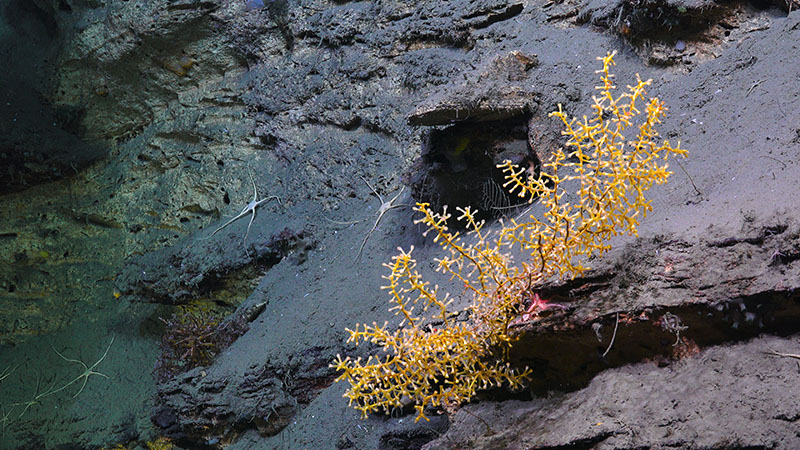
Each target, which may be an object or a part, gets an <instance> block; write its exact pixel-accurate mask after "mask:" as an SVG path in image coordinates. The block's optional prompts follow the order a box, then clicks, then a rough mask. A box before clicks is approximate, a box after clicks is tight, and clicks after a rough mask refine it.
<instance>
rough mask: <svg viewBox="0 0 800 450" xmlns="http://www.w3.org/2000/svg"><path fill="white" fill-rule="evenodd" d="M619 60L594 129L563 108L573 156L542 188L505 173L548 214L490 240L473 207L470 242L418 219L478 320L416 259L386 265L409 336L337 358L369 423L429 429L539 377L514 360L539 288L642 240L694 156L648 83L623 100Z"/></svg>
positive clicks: (607, 62) (505, 228)
mask: <svg viewBox="0 0 800 450" xmlns="http://www.w3.org/2000/svg"><path fill="white" fill-rule="evenodd" d="M614 55H615V53H609V54H608V55H606V56H605V57H603V58H598V59H599V60H601V61H602V62H603V68H602V70H599V71H597V73H599V74H601V76H600V79H601V81H602V85H601V86H598V87H597V88H596V89H597V90H598V91H599V95H597V96H595V97H593V100H594V104H593V105H592V109H593V112H592V114H591V117H587V116H584V117H583V118H580V119H579V118H573V119H568V117H567V115H566V114H565V113H564V112H563V111H562V109H561V106H560V105H559V109H558V111H556V112H553V113H551V114H550V116H553V117H557V118H558V119H560V120H561V121H562V122H563V124H564V131H563V134H564V135H565V136H567V142H566V149H567V150H564V149H559V150H558V151H556V152H555V153H554V155H553V157H552V159H551V161H549V162H548V163H546V164H544V166H545V170H542V171H541V174H540V175H539V176H538V177H536V178H529V177H528V176H527V175H526V172H525V169H523V168H520V167H517V166H516V165H514V164H512V163H511V162H509V161H506V162H504V163H503V164H501V165H500V166H498V167H499V168H501V169H502V170H503V172H504V174H505V177H506V182H505V185H504V187H505V188H506V189H508V190H509V191H510V192H511V193H512V194H516V195H518V196H519V197H521V198H523V199H525V200H527V202H529V203H532V202H534V201H536V200H538V201H539V202H540V203H541V205H542V207H543V213H541V214H540V215H539V216H537V215H535V214H530V215H529V216H528V217H527V218H525V220H519V221H518V220H515V219H511V220H508V221H501V222H500V224H499V226H498V227H493V228H491V229H489V228H488V227H484V223H483V222H478V221H476V219H475V216H474V210H473V209H471V208H470V207H468V206H467V207H464V208H456V211H458V213H459V216H458V217H457V220H458V221H460V222H461V223H462V224H464V225H465V226H466V230H467V231H466V233H465V234H464V235H462V234H461V233H459V232H456V231H451V230H450V229H449V228H448V226H447V223H448V220H449V219H450V218H451V214H450V213H448V212H447V208H446V207H445V208H444V211H443V212H441V213H436V212H433V211H431V210H430V209H429V205H428V204H426V203H418V204H417V206H416V208H414V209H415V210H416V211H418V212H419V213H421V215H422V218H421V219H419V220H418V221H417V223H423V224H425V225H426V226H427V228H428V230H427V231H426V234H427V233H433V234H434V242H437V243H439V245H441V247H442V248H443V250H444V255H443V256H442V257H441V258H437V259H435V262H436V265H437V270H438V271H439V272H442V273H443V274H448V275H449V276H450V277H451V279H453V280H456V281H457V282H458V283H459V284H463V288H464V292H465V294H466V295H468V296H469V297H470V298H471V304H470V305H469V307H468V308H467V311H468V320H456V316H459V314H457V313H458V312H459V311H452V310H451V309H450V308H451V303H452V296H451V295H450V293H448V292H441V290H440V289H439V287H438V286H437V285H431V284H430V282H427V281H424V280H423V278H422V276H421V274H420V273H419V272H418V271H417V270H416V261H415V260H414V259H413V258H412V256H411V253H412V251H413V247H412V248H411V249H410V250H408V251H403V250H402V249H400V253H399V254H398V255H397V256H395V257H393V258H392V262H391V263H390V264H385V266H386V267H387V268H388V269H389V275H387V276H385V277H384V278H385V279H386V285H385V286H384V289H386V290H388V291H389V294H390V296H391V299H390V303H391V304H392V307H391V308H390V310H391V311H394V313H395V314H397V315H399V316H401V318H402V322H401V323H400V326H399V328H396V329H389V326H388V323H384V324H383V325H378V324H377V323H374V322H373V324H372V325H366V324H365V325H357V326H356V327H355V329H354V330H350V329H348V330H347V331H348V332H349V333H350V338H349V339H348V342H352V343H354V344H356V345H358V344H360V343H361V342H363V341H369V342H371V343H372V344H376V345H378V346H379V347H381V351H380V353H379V354H378V355H373V356H369V358H368V359H367V360H366V361H363V360H362V359H361V358H358V359H355V360H353V359H352V358H349V357H347V358H342V357H341V356H340V355H337V357H336V360H335V361H334V364H332V367H335V368H336V369H337V370H338V371H341V372H342V373H341V375H340V376H339V377H338V378H337V381H341V380H347V381H348V382H349V383H350V388H349V389H348V390H347V392H346V393H345V395H344V396H345V397H346V398H348V399H349V400H350V405H351V406H353V407H355V408H356V409H357V410H359V411H361V412H362V415H363V417H366V415H367V414H368V413H371V412H373V411H376V410H382V411H384V412H386V413H387V414H388V413H390V412H391V411H392V410H393V409H395V408H401V407H403V406H405V405H408V404H412V403H413V404H414V407H415V408H416V411H417V420H419V419H420V418H424V419H426V420H427V417H425V409H426V408H427V407H428V406H434V407H436V406H449V405H456V404H459V403H461V402H464V401H467V400H469V399H470V398H472V397H473V396H474V395H475V393H476V392H477V391H478V390H480V389H486V388H489V387H496V386H501V385H508V386H510V387H511V388H518V387H520V386H521V385H522V384H523V382H524V381H525V379H526V378H527V377H528V376H529V375H530V371H529V370H528V369H527V368H526V369H524V370H517V369H515V368H513V367H511V366H510V365H509V364H508V363H507V362H503V359H504V357H505V356H506V355H507V351H508V349H509V348H510V346H511V344H512V343H513V342H514V340H515V336H514V334H513V332H512V329H511V325H512V324H513V323H515V322H518V321H520V312H521V311H522V310H524V309H525V310H526V312H528V313H530V312H531V311H532V310H534V313H535V309H536V308H542V307H544V303H543V302H539V301H537V300H538V296H537V295H536V292H535V290H536V288H537V286H539V285H540V284H541V283H542V282H544V281H545V280H548V279H551V278H554V277H576V276H578V275H580V274H581V273H583V272H584V271H586V270H587V269H588V268H587V267H586V266H584V265H583V264H584V262H585V261H586V259H587V258H588V257H590V256H597V255H601V254H603V253H604V252H606V251H607V250H608V249H609V248H610V247H609V245H608V239H609V238H610V237H612V236H615V235H619V234H623V233H627V234H636V230H637V228H636V227H637V225H638V223H639V218H640V217H642V216H644V215H645V214H646V213H647V211H649V210H650V209H651V206H650V204H649V202H648V201H647V199H646V198H645V195H644V194H645V191H646V190H647V189H649V188H650V187H651V186H652V185H653V184H661V183H664V182H666V181H667V178H668V177H669V175H670V172H668V171H667V163H666V160H667V158H668V156H669V155H670V154H676V155H684V156H685V155H686V151H685V150H683V149H681V148H680V144H678V145H677V146H675V147H672V146H671V145H670V144H669V142H668V141H661V142H659V135H658V132H657V131H656V129H655V127H656V125H657V124H658V123H660V122H661V119H662V117H663V116H664V113H665V107H664V104H663V102H661V101H660V100H659V99H658V98H648V97H647V96H646V92H645V88H646V87H647V86H649V85H650V83H651V80H647V81H642V80H641V79H640V78H639V76H638V75H637V77H636V78H637V79H636V81H637V82H636V84H635V85H633V86H628V87H627V90H626V91H623V92H621V93H619V94H617V90H616V86H615V85H614V83H613V75H611V74H610V73H609V67H610V66H612V65H614ZM640 108H644V111H645V112H644V115H642V116H640ZM629 128H634V129H635V130H636V137H635V138H634V139H633V140H629V139H628V138H626V136H625V133H626V132H627V131H628V129H629ZM566 185H568V186H569V187H574V188H575V189H576V190H575V192H574V194H576V200H575V201H574V202H571V203H570V202H567V200H566V198H565V197H566V194H567V191H566V190H565V189H566ZM462 316H463V315H462ZM528 316H530V314H528ZM533 316H535V314H533ZM432 323H435V324H436V325H435V327H434V326H432V325H431V324H432Z"/></svg>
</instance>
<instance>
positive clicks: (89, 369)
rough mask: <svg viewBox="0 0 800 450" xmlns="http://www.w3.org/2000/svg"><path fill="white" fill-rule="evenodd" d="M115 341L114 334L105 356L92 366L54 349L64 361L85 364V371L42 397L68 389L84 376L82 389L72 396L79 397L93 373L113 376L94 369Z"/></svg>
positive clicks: (102, 358) (106, 376) (105, 376)
mask: <svg viewBox="0 0 800 450" xmlns="http://www.w3.org/2000/svg"><path fill="white" fill-rule="evenodd" d="M113 343H114V336H112V337H111V342H109V343H108V347H106V351H105V352H104V353H103V356H101V357H100V359H98V360H97V361H96V362H95V363H94V364H92V366H91V367H89V366H88V365H86V363H85V362H83V361H81V360H79V359H72V358H67V357H66V356H64V355H62V354H61V352H59V351H58V350H56V349H53V351H54V352H56V354H58V356H60V357H61V359H63V360H64V361H67V362H72V363H76V364H80V365H82V366H83V373H82V374H80V375H78V376H77V377H75V378H73V380H72V381H70V382H69V383H67V384H65V385H63V386H61V387H60V388H58V389H56V390H53V391H49V392H47V393H45V394H42V397H44V396H45V395H52V394H55V393H56V392H61V391H63V390H64V389H66V388H67V387H69V386H72V384H73V383H75V382H77V381H78V380H80V379H81V378H83V384H82V385H81V388H80V389H78V392H76V393H75V395H73V396H72V398H75V397H77V396H78V395H79V394H80V393H81V392H83V388H85V387H86V382H87V381H89V377H90V376H91V375H99V376H101V377H103V378H111V377H109V376H108V375H106V374H104V373H100V372H95V370H94V369H95V368H96V367H97V366H99V365H100V363H101V362H103V360H104V359H106V356H108V351H109V350H111V344H113Z"/></svg>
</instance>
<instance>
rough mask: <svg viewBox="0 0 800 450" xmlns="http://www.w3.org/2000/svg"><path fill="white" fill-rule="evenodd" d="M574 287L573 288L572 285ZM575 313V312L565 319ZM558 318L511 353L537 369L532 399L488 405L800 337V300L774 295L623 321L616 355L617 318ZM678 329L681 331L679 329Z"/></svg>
mask: <svg viewBox="0 0 800 450" xmlns="http://www.w3.org/2000/svg"><path fill="white" fill-rule="evenodd" d="M568 285H569V283H568ZM561 294H563V292H557V291H553V292H546V293H544V295H545V296H546V297H547V298H548V299H552V300H554V301H556V302H565V301H566V300H567V299H566V298H564V297H561ZM564 314H568V313H564ZM564 319H565V317H564V316H563V315H561V313H554V315H553V316H552V317H550V318H545V319H543V320H542V321H541V322H540V323H538V324H537V325H535V326H533V327H531V328H529V329H527V330H526V331H525V332H524V334H523V336H522V338H521V339H520V340H519V341H517V342H515V343H514V346H513V348H512V349H511V352H510V359H511V361H512V364H513V365H515V366H518V367H523V366H527V367H530V368H531V369H532V370H533V374H532V376H531V382H530V383H529V384H528V386H527V390H526V391H524V392H516V393H510V392H508V391H507V390H501V389H498V390H494V391H490V392H486V393H484V394H483V395H485V396H486V397H488V398H495V399H504V398H518V399H528V398H530V395H531V394H532V395H534V396H543V395H547V393H548V392H552V391H561V392H569V391H574V390H578V389H581V388H583V387H585V386H586V385H588V384H589V382H590V381H591V380H592V378H594V376H595V375H597V374H598V373H600V372H602V371H603V370H606V369H609V368H612V367H620V366H623V365H627V364H633V363H637V362H642V361H652V362H653V363H654V364H657V365H659V366H660V367H663V366H665V365H669V364H671V363H672V362H673V361H677V360H680V359H682V358H685V357H687V356H690V355H691V354H694V353H695V352H697V351H699V350H700V349H703V348H707V347H711V346H716V345H721V344H724V343H726V342H739V341H745V340H748V339H752V338H755V337H757V336H759V335H762V334H771V335H777V336H789V335H792V334H795V333H797V332H798V331H800V294H797V293H793V292H792V291H769V292H763V293H760V294H755V295H751V296H746V297H741V298H735V299H730V300H728V301H723V302H720V303H716V304H708V303H702V304H686V305H681V306H677V307H670V308H663V307H654V308H646V309H643V310H641V311H636V312H631V313H627V314H620V323H619V325H618V330H617V332H616V337H615V340H614V343H613V345H612V346H611V349H610V350H609V351H608V353H607V354H606V355H605V356H603V354H604V353H605V352H606V350H607V349H608V348H609V342H610V339H611V335H612V333H613V330H614V328H615V322H616V315H615V314H608V315H605V316H603V317H600V318H598V319H596V320H593V321H591V322H587V323H582V324H577V323H567V324H565V323H564ZM676 324H677V325H676Z"/></svg>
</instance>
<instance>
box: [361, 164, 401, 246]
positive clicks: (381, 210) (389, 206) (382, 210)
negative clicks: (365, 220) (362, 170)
mask: <svg viewBox="0 0 800 450" xmlns="http://www.w3.org/2000/svg"><path fill="white" fill-rule="evenodd" d="M361 179H362V180H364V183H366V184H367V187H369V189H370V190H371V191H372V193H373V194H375V196H376V197H378V200H380V202H381V206H380V208H378V218H377V219H375V223H374V224H373V225H372V229H371V230H369V231H368V232H367V235H366V236H364V240H363V241H362V242H361V247H359V249H358V256H357V257H356V259H357V260H360V259H361V253H362V252H363V251H364V246H365V245H367V240H368V239H369V237H370V236H372V233H374V232H375V230H376V229H377V228H378V224H380V223H381V219H383V215H384V214H386V212H387V211H389V210H390V209H394V208H402V207H404V206H408V205H395V204H394V202H395V200H397V198H398V197H400V194H402V193H403V190H404V189H405V188H406V187H405V186H403V187H401V188H400V191H399V192H398V193H397V194H396V195H395V196H394V197H392V199H391V200H389V201H388V202H385V201H383V197H381V194H378V191H376V190H375V188H373V187H372V185H370V184H369V182H368V181H367V179H366V178H364V177H361Z"/></svg>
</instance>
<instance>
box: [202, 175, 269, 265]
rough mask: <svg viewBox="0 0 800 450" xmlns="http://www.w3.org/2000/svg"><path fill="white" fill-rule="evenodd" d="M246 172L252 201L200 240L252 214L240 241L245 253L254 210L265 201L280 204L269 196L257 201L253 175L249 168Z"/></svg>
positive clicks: (254, 213)
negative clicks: (251, 185) (250, 185)
mask: <svg viewBox="0 0 800 450" xmlns="http://www.w3.org/2000/svg"><path fill="white" fill-rule="evenodd" d="M247 172H248V173H249V174H250V181H251V182H252V183H253V201H251V202H250V203H248V204H247V205H246V206H245V207H244V208H242V212H240V213H239V214H237V215H236V216H234V217H233V218H232V219H231V220H229V221H227V222H225V223H223V224H222V225H221V226H220V227H219V228H217V229H216V230H214V232H213V233H211V234H210V235H208V236H206V237H204V238H201V239H202V240H205V239H211V238H212V237H214V235H215V234H217V233H219V232H220V231H222V229H223V228H225V227H227V226H228V225H230V224H232V223H233V222H235V221H237V220H238V219H240V218H242V217H243V216H245V215H247V214H248V213H252V216H250V223H248V224H247V231H246V232H245V233H244V239H242V244H243V245H244V251H245V252H247V236H248V235H249V234H250V227H251V226H253V221H254V220H256V208H258V207H259V206H261V204H262V203H265V202H266V201H268V200H271V199H273V198H274V199H275V200H277V201H278V202H279V203H280V201H281V199H280V198H278V197H277V196H275V195H270V196H268V197H265V198H262V199H261V200H259V199H258V189H257V188H256V180H255V179H254V178H253V174H252V173H251V172H250V167H249V166H248V168H247Z"/></svg>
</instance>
